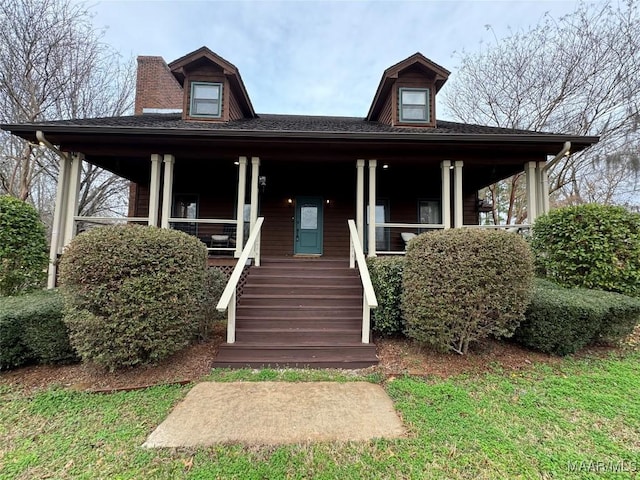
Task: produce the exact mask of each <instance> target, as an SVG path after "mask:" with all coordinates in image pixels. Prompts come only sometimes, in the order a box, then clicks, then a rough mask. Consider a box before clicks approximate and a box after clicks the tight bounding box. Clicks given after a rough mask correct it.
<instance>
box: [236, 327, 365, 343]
mask: <svg viewBox="0 0 640 480" xmlns="http://www.w3.org/2000/svg"><path fill="white" fill-rule="evenodd" d="M361 338H362V334H361V331H360V329H351V330H347V329H345V330H334V329H320V330H318V329H311V328H305V329H302V328H301V329H287V328H281V329H277V328H269V329H264V330H260V329H247V328H237V329H236V341H237V342H249V343H256V344H261V345H266V344H268V345H284V346H289V345H327V344H330V345H334V346H339V345H345V344H346V345H348V344H354V343H358V342H359V341H360V340H361Z"/></svg>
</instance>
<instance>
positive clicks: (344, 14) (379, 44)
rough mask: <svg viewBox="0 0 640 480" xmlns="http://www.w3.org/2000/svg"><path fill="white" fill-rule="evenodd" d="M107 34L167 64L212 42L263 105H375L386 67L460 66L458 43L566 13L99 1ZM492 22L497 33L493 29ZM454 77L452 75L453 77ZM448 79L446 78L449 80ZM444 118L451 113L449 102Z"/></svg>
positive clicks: (483, 6) (99, 20)
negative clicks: (421, 60) (416, 58)
mask: <svg viewBox="0 0 640 480" xmlns="http://www.w3.org/2000/svg"><path fill="white" fill-rule="evenodd" d="M93 5H95V6H94V7H93V8H92V11H93V12H94V14H95V17H94V23H95V25H96V27H107V31H106V34H105V37H104V40H105V41H106V42H107V43H109V44H110V45H112V46H113V47H115V48H116V49H117V50H119V51H120V52H121V53H122V55H123V56H125V57H131V56H134V57H135V56H138V55H159V56H162V57H163V58H164V59H165V60H166V61H167V63H169V62H171V61H172V60H175V59H177V58H179V57H181V56H182V55H184V54H186V53H189V52H191V51H193V50H195V49H197V48H200V47H201V46H203V45H206V46H207V47H209V48H210V49H211V50H213V51H214V52H216V53H217V54H219V55H221V56H222V57H224V58H225V59H227V60H228V61H230V62H231V63H233V64H234V65H236V67H238V69H239V70H240V73H241V75H242V78H243V80H244V83H245V85H246V87H247V90H248V92H249V96H250V98H251V101H252V103H253V106H254V108H255V110H256V112H258V113H297V114H307V115H348V116H358V117H363V116H365V115H366V114H367V111H368V109H369V106H370V104H371V101H372V99H373V95H374V93H375V90H376V88H377V86H378V83H379V81H380V77H381V75H382V72H383V71H384V69H385V68H387V67H389V66H391V65H393V64H395V63H397V62H399V61H400V60H403V59H404V58H406V57H408V56H409V55H412V54H413V53H415V52H418V51H419V52H421V53H422V54H424V55H425V56H426V57H428V58H430V59H431V60H433V61H434V62H436V63H438V64H440V65H442V66H443V67H445V68H447V69H448V70H450V71H451V72H452V74H451V76H453V75H455V71H456V65H457V58H456V52H460V51H461V50H467V51H475V50H477V49H478V48H480V47H481V45H482V44H483V43H489V42H493V41H494V34H495V35H496V36H497V37H502V36H505V35H508V34H509V31H510V29H511V30H522V29H527V28H528V27H529V26H533V25H535V24H537V23H538V22H539V21H540V20H541V18H542V17H543V16H544V15H545V13H546V12H548V13H549V14H551V15H552V16H553V17H556V18H557V17H560V16H562V15H563V14H566V13H568V12H571V11H573V10H574V9H575V7H576V2H575V1H574V0H554V1H540V0H538V1H494V0H491V1H489V0H476V1H391V2H387V1H368V2H367V1H316V2H312V1H286V2H272V1H233V2H221V1H198V2H190V1H135V0H126V1H122V0H121V1H114V0H111V1H99V2H97V3H95V4H93ZM487 25H490V26H491V27H492V29H493V32H491V31H488V30H487V28H486V26H487ZM450 78H451V77H450ZM444 88H446V86H445V87H444ZM438 117H439V118H446V112H443V111H442V109H441V110H440V111H439V112H438Z"/></svg>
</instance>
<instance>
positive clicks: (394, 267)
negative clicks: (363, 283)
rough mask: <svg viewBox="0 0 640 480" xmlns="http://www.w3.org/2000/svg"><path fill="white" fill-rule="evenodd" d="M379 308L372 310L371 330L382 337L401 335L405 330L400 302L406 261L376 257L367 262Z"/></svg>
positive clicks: (396, 258)
mask: <svg viewBox="0 0 640 480" xmlns="http://www.w3.org/2000/svg"><path fill="white" fill-rule="evenodd" d="M367 265H368V267H369V274H370V275H371V283H372V284H373V289H374V290H375V292H376V298H377V299H378V308H374V309H373V310H371V329H372V330H373V331H374V332H377V333H379V334H380V335H385V336H392V335H398V334H401V333H402V331H403V329H404V323H403V321H402V310H401V306H400V300H401V298H402V270H403V266H404V259H403V258H398V257H376V258H369V259H368V260H367Z"/></svg>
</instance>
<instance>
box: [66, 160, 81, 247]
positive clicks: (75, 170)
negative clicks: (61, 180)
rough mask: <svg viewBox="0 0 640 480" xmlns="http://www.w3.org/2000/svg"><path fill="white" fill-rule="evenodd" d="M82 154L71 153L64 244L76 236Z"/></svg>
mask: <svg viewBox="0 0 640 480" xmlns="http://www.w3.org/2000/svg"><path fill="white" fill-rule="evenodd" d="M83 160H84V154H82V153H73V154H72V155H71V168H70V173H69V184H68V187H69V190H68V192H67V202H66V204H67V211H66V214H65V215H66V218H65V227H64V246H66V245H68V244H69V242H70V241H71V240H73V237H75V236H76V219H75V217H76V215H78V195H79V193H80V174H81V173H82V161H83Z"/></svg>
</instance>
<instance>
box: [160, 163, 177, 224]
mask: <svg viewBox="0 0 640 480" xmlns="http://www.w3.org/2000/svg"><path fill="white" fill-rule="evenodd" d="M175 161H176V158H175V157H174V156H173V155H169V154H166V155H165V156H164V184H163V185H162V222H161V226H162V228H169V218H171V203H172V202H173V165H174V164H175Z"/></svg>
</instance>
